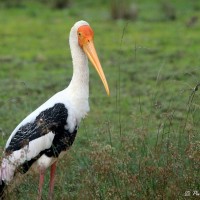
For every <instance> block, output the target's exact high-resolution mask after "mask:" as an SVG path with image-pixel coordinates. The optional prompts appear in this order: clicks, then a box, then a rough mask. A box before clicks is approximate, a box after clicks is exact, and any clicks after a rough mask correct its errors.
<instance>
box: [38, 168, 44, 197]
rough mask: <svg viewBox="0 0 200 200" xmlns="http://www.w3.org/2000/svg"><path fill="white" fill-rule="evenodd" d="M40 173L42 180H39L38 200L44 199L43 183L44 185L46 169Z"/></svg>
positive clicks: (42, 169)
mask: <svg viewBox="0 0 200 200" xmlns="http://www.w3.org/2000/svg"><path fill="white" fill-rule="evenodd" d="M39 171H40V180H39V188H38V200H41V198H42V186H43V183H44V174H45V169H44V168H41V169H40V170H39Z"/></svg>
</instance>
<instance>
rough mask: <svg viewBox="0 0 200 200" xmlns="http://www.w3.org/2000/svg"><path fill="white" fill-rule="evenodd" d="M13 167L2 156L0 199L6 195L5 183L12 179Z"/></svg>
mask: <svg viewBox="0 0 200 200" xmlns="http://www.w3.org/2000/svg"><path fill="white" fill-rule="evenodd" d="M15 168H16V167H15V166H14V165H12V164H11V163H10V162H9V160H7V159H6V158H3V160H2V163H1V166H0V200H2V199H4V198H5V196H6V188H7V183H9V182H10V181H11V180H12V179H13V176H14V171H15Z"/></svg>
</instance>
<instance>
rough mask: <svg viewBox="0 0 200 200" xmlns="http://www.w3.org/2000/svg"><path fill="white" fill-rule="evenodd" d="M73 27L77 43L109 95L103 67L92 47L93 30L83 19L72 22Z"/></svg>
mask: <svg viewBox="0 0 200 200" xmlns="http://www.w3.org/2000/svg"><path fill="white" fill-rule="evenodd" d="M74 28H75V30H76V34H77V38H78V45H79V46H80V48H81V49H82V50H83V51H84V52H85V54H86V55H87V57H88V58H89V60H90V61H91V63H92V64H93V66H94V67H95V69H96V70H97V72H98V74H99V76H100V78H101V80H102V82H103V85H104V87H105V90H106V92H107V94H108V95H110V91H109V87H108V83H107V81H106V78H105V75H104V72H103V69H102V67H101V63H100V61H99V58H98V56H97V53H96V50H95V47H94V42H93V39H94V32H93V30H92V28H91V27H90V25H89V24H88V23H87V22H85V21H78V22H76V23H75V24H74Z"/></svg>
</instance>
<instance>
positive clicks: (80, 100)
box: [0, 21, 109, 199]
mask: <svg viewBox="0 0 200 200" xmlns="http://www.w3.org/2000/svg"><path fill="white" fill-rule="evenodd" d="M93 37H94V33H93V30H92V29H91V27H90V26H89V24H88V23H87V22H85V21H78V22H76V23H75V24H74V26H73V27H72V28H71V31H70V36H69V44H70V49H71V55H72V61H73V77H72V79H71V82H70V84H69V86H68V87H67V88H66V89H64V90H62V91H60V92H58V93H56V94H55V95H54V96H53V97H51V98H50V99H49V100H47V101H46V102H45V103H44V104H42V105H41V106H40V107H39V108H37V109H36V110H35V111H34V112H32V113H31V114H29V115H28V116H27V117H26V118H25V119H24V120H23V121H22V122H21V123H20V124H19V125H18V126H17V127H16V128H15V129H14V131H13V132H12V134H11V135H10V137H9V139H8V141H7V143H6V146H5V149H4V155H3V159H2V163H1V167H0V195H1V198H3V196H4V189H5V187H6V186H7V185H8V184H9V182H10V181H12V180H13V179H14V177H15V174H16V173H17V172H20V173H26V172H27V171H28V170H29V169H30V167H33V168H34V169H35V170H37V171H38V172H39V174H40V178H39V187H38V199H41V198H42V186H43V182H44V175H45V171H46V169H47V168H48V167H51V172H50V183H49V199H52V196H53V189H54V178H55V170H56V162H57V159H58V158H59V157H60V156H61V155H62V154H63V153H65V152H66V150H68V149H69V147H70V146H71V145H72V144H73V142H74V139H75V137H76V133H77V129H78V127H79V123H80V121H81V119H83V118H84V117H85V116H86V114H87V113H88V112H89V102H88V98H89V69H88V58H89V60H90V61H91V63H92V64H93V65H94V67H95V68H96V70H97V72H98V74H99V76H100V78H101V80H102V82H103V85H104V87H105V90H106V92H107V94H108V95H109V87H108V84H107V81H106V78H105V75H104V72H103V70H102V67H101V64H100V62H99V59H98V56H97V53H96V50H95V47H94V43H93Z"/></svg>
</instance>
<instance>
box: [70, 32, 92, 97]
mask: <svg viewBox="0 0 200 200" xmlns="http://www.w3.org/2000/svg"><path fill="white" fill-rule="evenodd" d="M77 41H78V38H77V33H76V30H74V29H72V30H71V32H70V38H69V43H70V49H71V55H72V62H73V77H72V80H71V82H70V84H69V87H68V88H69V90H71V94H72V95H73V96H74V97H76V98H78V99H80V98H82V99H83V98H86V99H88V97H89V69H88V59H87V56H86V55H85V53H84V52H83V50H82V49H81V47H80V46H79V44H78V42H77Z"/></svg>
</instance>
